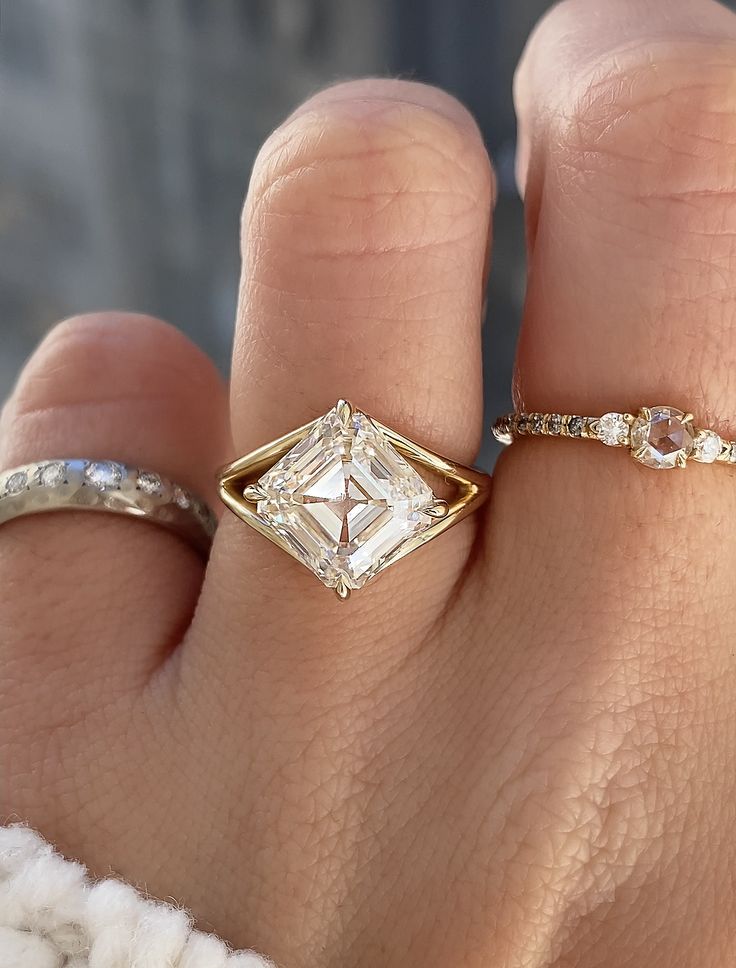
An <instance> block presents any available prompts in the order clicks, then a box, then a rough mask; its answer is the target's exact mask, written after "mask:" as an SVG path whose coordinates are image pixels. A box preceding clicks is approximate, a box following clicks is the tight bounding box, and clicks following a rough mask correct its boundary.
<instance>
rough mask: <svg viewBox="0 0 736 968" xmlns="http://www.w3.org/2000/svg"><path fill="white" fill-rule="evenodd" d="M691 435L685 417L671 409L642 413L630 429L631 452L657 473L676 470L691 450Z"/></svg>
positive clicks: (690, 429) (654, 408) (690, 428)
mask: <svg viewBox="0 0 736 968" xmlns="http://www.w3.org/2000/svg"><path fill="white" fill-rule="evenodd" d="M693 441H694V435H693V430H692V427H691V425H690V422H689V421H688V422H685V414H684V413H683V412H682V411H681V410H675V408H674V407H652V408H651V409H650V410H643V411H642V412H641V413H640V414H639V416H638V417H637V418H636V420H635V421H634V425H633V427H632V428H631V451H632V453H633V455H634V457H636V459H637V460H638V461H641V463H642V464H646V466H647V467H653V468H655V469H656V470H666V469H668V468H671V467H678V466H681V465H683V464H684V461H685V460H686V459H687V458H688V457H689V456H690V454H691V453H692V450H693Z"/></svg>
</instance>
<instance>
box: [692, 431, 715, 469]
mask: <svg viewBox="0 0 736 968" xmlns="http://www.w3.org/2000/svg"><path fill="white" fill-rule="evenodd" d="M720 453H721V438H720V437H719V436H718V434H716V433H713V431H712V430H700V431H698V435H697V437H696V438H695V444H694V446H693V458H694V459H695V460H698V461H700V463H701V464H712V463H713V462H714V461H716V460H718V457H719V456H720Z"/></svg>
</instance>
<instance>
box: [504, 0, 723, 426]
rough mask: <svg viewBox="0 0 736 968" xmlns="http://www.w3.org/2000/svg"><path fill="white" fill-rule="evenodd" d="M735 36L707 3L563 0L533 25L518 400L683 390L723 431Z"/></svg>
mask: <svg viewBox="0 0 736 968" xmlns="http://www.w3.org/2000/svg"><path fill="white" fill-rule="evenodd" d="M735 34H736V18H734V16H733V14H732V13H730V12H729V11H728V10H726V9H725V8H723V7H721V6H720V5H718V4H716V3H710V2H707V0H706V2H697V3H694V2H687V0H685V2H683V0H677V2H669V3H665V2H658V3H637V2H635V0H616V2H613V3H609V4H606V5H604V4H602V3H586V2H583V0H571V2H567V3H563V4H562V5H561V6H560V7H559V8H557V9H555V11H554V12H553V13H552V14H551V15H550V16H548V17H547V18H546V19H545V20H544V21H543V22H542V24H541V26H540V27H539V28H538V29H537V31H536V33H535V34H534V36H533V37H532V40H531V41H530V43H529V45H528V49H527V51H526V54H525V56H524V58H523V60H522V63H521V65H520V68H519V71H518V76H517V82H516V100H517V105H518V112H519V130H520V141H521V144H522V150H521V152H520V165H519V177H520V180H521V182H522V184H523V185H524V186H525V195H526V207H527V220H528V225H529V239H530V243H529V244H530V273H529V290H528V299H527V308H526V313H525V318H524V326H523V333H522V338H521V344H520V348H519V370H518V394H519V398H520V399H521V400H523V401H524V402H525V405H527V404H528V405H529V406H532V407H537V406H539V407H542V406H546V405H547V404H549V405H550V407H551V408H552V409H558V408H565V407H572V408H573V410H572V411H569V412H575V409H574V408H575V407H578V408H579V407H581V406H582V405H587V406H589V407H592V408H593V411H592V412H595V411H596V410H601V412H603V410H602V409H601V408H603V409H605V408H609V409H621V408H626V407H628V408H632V407H634V408H635V407H637V406H638V405H640V404H642V403H644V402H646V401H649V402H655V403H658V402H667V401H668V400H669V401H674V403H675V404H677V402H678V401H684V402H685V403H686V404H687V405H688V406H689V408H690V409H692V410H693V411H694V412H695V413H696V416H697V417H698V419H700V420H702V421H706V422H707V421H713V422H714V423H717V424H719V425H721V426H724V423H725V428H726V429H727V428H728V420H729V414H730V413H731V412H732V411H733V408H734V404H735V403H736V381H734V379H733V362H734V352H733V327H734V321H733V314H732V312H731V302H732V300H731V290H732V286H733V279H732V277H731V272H730V270H731V269H732V262H733V248H734V243H733V227H734V210H733V205H732V200H733V193H734V189H735V188H736V177H735V176H734V170H733V166H732V164H731V162H732V145H733V139H734V134H735V130H736V121H734V113H733V106H734V87H733V70H734V66H736V53H735V48H734V36H735ZM732 429H736V427H732Z"/></svg>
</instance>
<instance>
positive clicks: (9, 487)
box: [5, 471, 28, 494]
mask: <svg viewBox="0 0 736 968" xmlns="http://www.w3.org/2000/svg"><path fill="white" fill-rule="evenodd" d="M27 486H28V474H26V472H25V471H16V472H15V473H14V474H11V475H10V477H9V478H8V479H7V481H6V482H5V491H6V493H8V494H20V492H21V491H25V489H26V487H27Z"/></svg>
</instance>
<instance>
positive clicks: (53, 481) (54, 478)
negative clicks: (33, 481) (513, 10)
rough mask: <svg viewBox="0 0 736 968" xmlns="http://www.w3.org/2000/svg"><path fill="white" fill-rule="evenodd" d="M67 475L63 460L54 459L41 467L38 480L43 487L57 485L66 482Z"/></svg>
mask: <svg viewBox="0 0 736 968" xmlns="http://www.w3.org/2000/svg"><path fill="white" fill-rule="evenodd" d="M65 477H66V469H65V466H64V464H63V463H62V462H61V461H54V462H53V463H51V464H46V465H45V466H44V467H42V468H41V473H40V474H39V475H38V481H39V483H40V485H41V487H57V486H58V485H59V484H63V483H64V479H65Z"/></svg>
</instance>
